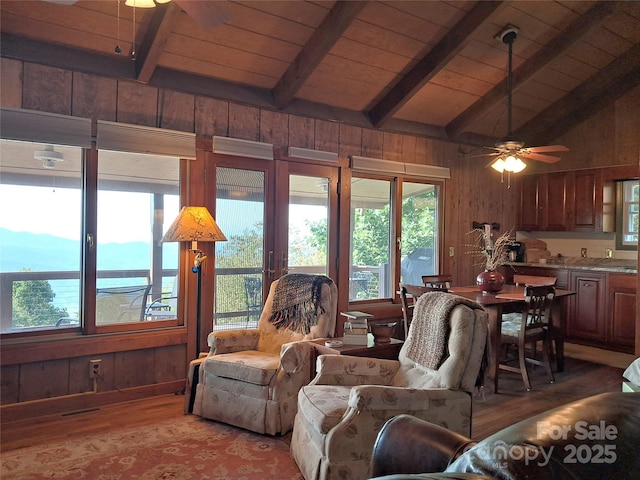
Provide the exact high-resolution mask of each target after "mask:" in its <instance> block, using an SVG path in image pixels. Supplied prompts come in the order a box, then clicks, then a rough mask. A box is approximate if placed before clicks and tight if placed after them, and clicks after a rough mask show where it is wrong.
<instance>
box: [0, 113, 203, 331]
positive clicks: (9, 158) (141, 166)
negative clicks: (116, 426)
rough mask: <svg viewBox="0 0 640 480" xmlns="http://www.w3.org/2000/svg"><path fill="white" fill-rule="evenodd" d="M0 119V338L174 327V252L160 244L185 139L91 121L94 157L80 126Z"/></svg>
mask: <svg viewBox="0 0 640 480" xmlns="http://www.w3.org/2000/svg"><path fill="white" fill-rule="evenodd" d="M0 115H1V121H2V125H3V129H2V139H0V201H1V202H2V205H3V213H2V215H1V216H0V283H1V285H2V288H1V289H0V295H1V297H0V333H2V334H11V335H18V336H24V335H39V334H45V333H60V332H62V331H69V329H71V331H77V332H83V333H85V334H87V333H92V332H97V333H101V332H106V331H125V330H139V329H141V328H147V326H149V323H150V321H153V325H154V327H161V326H172V325H176V324H177V322H178V320H177V312H176V311H177V301H176V298H177V286H178V282H177V273H178V244H177V243H167V244H163V243H162V242H161V241H160V240H161V239H162V235H163V234H164V231H165V230H166V229H167V228H168V227H169V225H170V224H171V222H172V221H173V219H174V218H175V216H176V215H177V213H178V210H179V162H180V160H179V158H180V157H181V156H183V157H185V158H191V157H194V156H195V136H194V135H193V134H184V133H182V132H171V131H166V130H159V129H146V127H137V126H123V125H122V124H108V122H102V124H101V122H98V126H97V130H98V140H97V144H98V148H99V150H98V151H96V150H93V149H92V144H91V121H90V120H88V119H82V118H77V117H68V116H63V115H55V114H47V113H42V112H34V111H29V110H17V109H4V108H3V109H0ZM100 132H102V133H103V135H102V137H101V136H100ZM189 138H191V140H192V142H191V147H192V148H189V144H190V142H189ZM38 140H42V141H38ZM136 146H138V147H140V146H141V147H142V148H141V149H142V150H143V151H144V152H148V151H151V152H153V153H154V154H147V153H134V152H135V151H136ZM101 147H102V148H101ZM182 153H185V155H182ZM96 185H97V186H98V187H97V189H96V187H95V186H96ZM92 225H93V226H92ZM96 225H97V227H96ZM94 264H95V265H96V268H95V270H94V269H93V268H92V266H93V265H94ZM94 271H95V274H94ZM81 279H85V280H81ZM94 292H95V293H94ZM94 294H95V305H96V308H95V310H94V311H87V309H86V305H93V302H87V301H85V300H86V297H87V296H91V295H94ZM83 305H84V306H85V307H83ZM83 308H84V309H83ZM161 320H167V321H166V322H164V323H162V322H160V321H161Z"/></svg>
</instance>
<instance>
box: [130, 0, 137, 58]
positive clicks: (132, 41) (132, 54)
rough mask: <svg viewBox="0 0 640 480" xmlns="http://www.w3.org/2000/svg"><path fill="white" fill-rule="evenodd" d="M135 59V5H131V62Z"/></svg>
mask: <svg viewBox="0 0 640 480" xmlns="http://www.w3.org/2000/svg"><path fill="white" fill-rule="evenodd" d="M135 59H136V4H135V3H134V4H133V38H132V39H131V60H133V61H135Z"/></svg>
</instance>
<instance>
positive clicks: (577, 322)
mask: <svg viewBox="0 0 640 480" xmlns="http://www.w3.org/2000/svg"><path fill="white" fill-rule="evenodd" d="M570 278H571V280H570V285H571V287H570V288H571V290H573V291H575V292H576V295H574V296H573V297H572V298H571V302H570V304H569V316H568V319H567V337H568V339H569V340H571V339H572V338H574V339H576V340H592V341H594V342H603V343H605V342H606V340H607V328H606V326H607V317H606V310H605V307H606V295H605V281H606V278H605V274H604V273H597V272H587V271H583V270H575V271H571V274H570Z"/></svg>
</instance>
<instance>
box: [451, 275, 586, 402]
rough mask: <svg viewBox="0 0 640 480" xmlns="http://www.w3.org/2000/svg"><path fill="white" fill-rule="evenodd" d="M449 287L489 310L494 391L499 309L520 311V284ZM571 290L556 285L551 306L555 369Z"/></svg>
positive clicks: (559, 362)
mask: <svg viewBox="0 0 640 480" xmlns="http://www.w3.org/2000/svg"><path fill="white" fill-rule="evenodd" d="M449 291H450V292H451V293H454V294H456V295H458V296H460V297H464V298H467V299H469V300H473V301H474V302H476V303H479V304H480V305H482V306H483V307H484V309H485V310H486V311H487V313H488V314H489V382H490V385H491V386H492V390H493V392H494V393H497V391H498V371H499V365H500V335H501V325H502V312H504V311H521V309H522V307H523V306H524V305H525V300H524V286H519V285H505V286H504V287H503V288H502V290H501V291H500V292H498V293H497V294H495V293H494V294H487V293H483V292H481V291H480V289H479V288H478V287H477V286H469V287H464V286H461V287H451V288H450V289H449ZM575 293H576V292H574V291H571V290H563V289H560V288H556V293H555V297H554V300H553V304H552V306H551V319H552V323H553V328H552V332H551V338H552V339H553V343H554V346H555V360H556V370H557V371H558V372H561V371H562V370H564V337H565V333H566V318H567V307H568V299H569V297H570V296H571V295H575Z"/></svg>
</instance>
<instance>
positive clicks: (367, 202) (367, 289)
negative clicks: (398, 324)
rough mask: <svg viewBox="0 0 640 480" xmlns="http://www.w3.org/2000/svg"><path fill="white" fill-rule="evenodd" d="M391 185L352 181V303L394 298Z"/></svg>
mask: <svg viewBox="0 0 640 480" xmlns="http://www.w3.org/2000/svg"><path fill="white" fill-rule="evenodd" d="M390 205H391V182H389V181H386V180H373V179H367V178H357V177H353V179H352V181H351V225H352V229H353V231H352V232H351V238H352V239H353V240H352V242H351V270H350V272H349V300H368V299H374V298H390V297H391V291H392V290H391V280H392V275H391V272H390V259H391V251H390V245H391V241H390V238H391V230H390V226H391V218H390V216H391V214H390Z"/></svg>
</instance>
